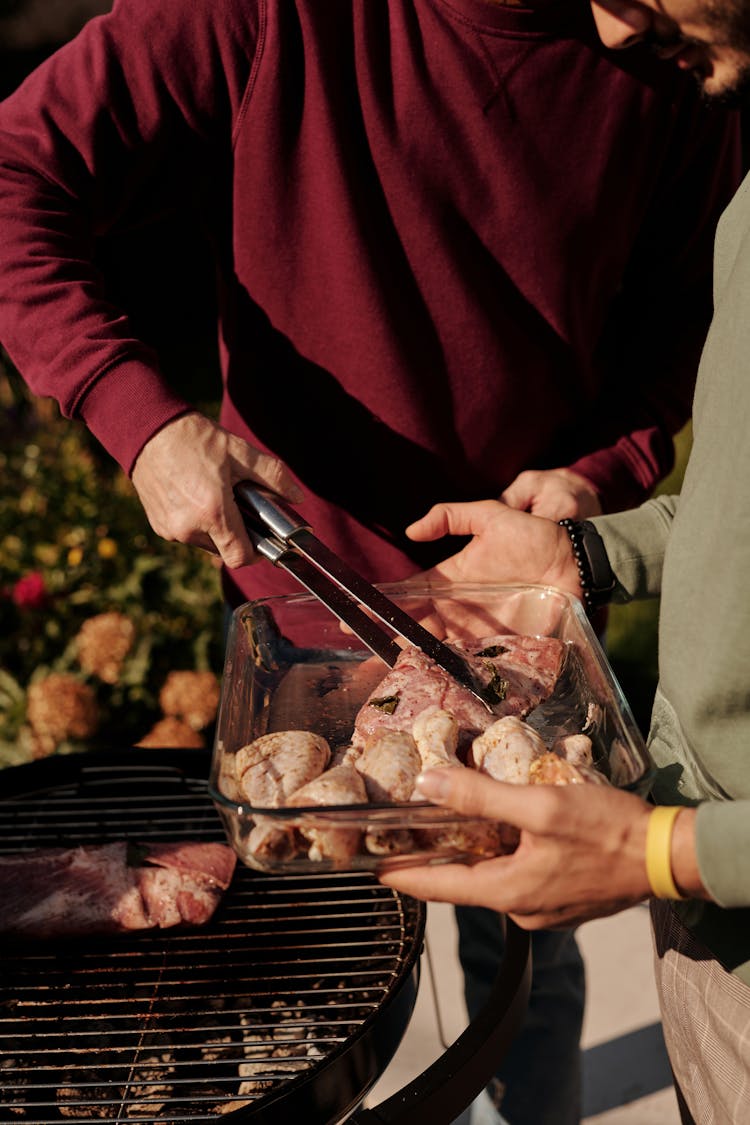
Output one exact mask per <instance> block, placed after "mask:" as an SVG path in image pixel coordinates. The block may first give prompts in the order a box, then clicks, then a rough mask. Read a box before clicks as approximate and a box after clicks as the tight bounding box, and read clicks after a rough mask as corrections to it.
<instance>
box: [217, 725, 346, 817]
mask: <svg viewBox="0 0 750 1125" xmlns="http://www.w3.org/2000/svg"><path fill="white" fill-rule="evenodd" d="M330 758H331V751H330V748H329V746H328V743H327V742H326V740H325V739H324V738H321V736H320V735H318V734H314V733H313V732H312V731H307V730H284V731H274V732H272V733H271V734H264V735H261V737H260V738H256V739H255V741H254V742H251V743H250V744H249V745H248V746H243V747H242V748H241V749H240V750H238V751H237V753H236V755H235V766H234V768H235V773H236V775H237V784H238V786H239V789H240V792H241V793H242V795H243V798H244V800H246V801H248V802H249V803H250V804H251V805H253V806H255V808H259V809H275V808H280V807H283V806H284V805H286V804H288V798H289V797H291V795H292V794H293V793H295V792H296V791H297V790H298V789H301V788H302V786H303V785H307V783H308V782H310V781H312V780H313V778H316V777H318V776H319V775H320V774H321V773H322V772H323V770H324V769H325V768H326V766H327V765H328V763H329V761H330Z"/></svg>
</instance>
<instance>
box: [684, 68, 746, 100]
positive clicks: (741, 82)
mask: <svg viewBox="0 0 750 1125" xmlns="http://www.w3.org/2000/svg"><path fill="white" fill-rule="evenodd" d="M693 76H694V78H695V80H696V82H697V83H698V85H699V86H700V88H701V93H702V94H703V98H704V100H705V101H706V102H708V103H709V104H710V105H720V106H726V107H727V108H728V109H740V108H742V107H743V106H744V105H746V104H747V102H748V98H749V97H750V61H748V62H747V63H745V65H744V66H742V67H740V69H739V70H738V71H737V75H736V78H735V79H734V80H733V81H732V85H731V86H727V87H726V89H724V90H717V92H716V93H715V94H712V93H709V92H708V91H707V90H706V87H705V84H704V79H703V77H702V76H701V75H700V74H698V73H695V72H693Z"/></svg>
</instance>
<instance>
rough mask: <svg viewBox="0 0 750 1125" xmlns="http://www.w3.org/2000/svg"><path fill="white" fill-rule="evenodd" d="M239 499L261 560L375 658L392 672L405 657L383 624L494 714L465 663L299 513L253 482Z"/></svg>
mask: <svg viewBox="0 0 750 1125" xmlns="http://www.w3.org/2000/svg"><path fill="white" fill-rule="evenodd" d="M234 495H235V499H236V501H237V506H238V508H239V509H240V512H241V513H242V517H243V519H244V521H245V527H246V528H247V532H248V535H249V536H250V539H251V541H252V543H253V546H254V547H255V549H256V551H257V552H258V554H260V555H262V556H263V557H264V558H265V559H268V561H269V562H272V563H273V565H274V566H280V567H282V569H283V570H286V571H287V572H288V573H289V574H291V575H293V576H294V578H296V579H297V581H298V582H300V583H301V584H302V585H303V586H304V587H305V588H306V589H307V590H309V591H310V593H311V594H313V595H314V596H315V597H316V598H317V599H318V601H320V602H322V603H323V604H324V605H325V606H327V607H328V609H330V610H331V612H332V613H334V614H335V615H336V617H338V619H339V621H343V622H344V624H345V625H347V626H348V627H349V628H350V629H351V631H352V632H353V633H354V634H355V635H356V636H357V637H359V639H360V640H361V641H363V642H364V644H366V645H367V647H368V648H369V649H370V651H371V652H373V653H375V655H376V656H379V657H380V659H381V660H384V661H385V663H386V664H388V665H389V666H390V667H392V666H393V665H394V664H395V663H396V659H397V657H398V655H399V653H400V652H401V647H400V646H399V645H398V644H397V643H396V641H395V640H394V638H393V636H391V634H389V633H388V632H386V630H385V629H384V628H383V627H382V625H381V624H379V623H378V622H382V623H383V624H384V625H387V626H388V628H389V629H391V630H392V632H393V633H395V634H396V635H397V636H399V637H401V638H402V639H403V640H405V641H407V642H408V643H409V644H410V645H414V646H415V647H416V648H419V649H421V650H422V652H424V653H426V655H427V656H429V657H430V658H431V659H432V660H434V661H435V663H436V664H438V665H439V666H440V667H441V668H443V669H444V670H445V671H446V672H448V674H449V675H451V676H452V677H453V678H454V679H455V680H457V681H458V682H459V683H460V684H462V685H463V687H465V688H468V690H469V691H470V692H471V693H472V694H473V695H475V696H476V697H477V699H479V700H481V702H482V703H483V704H484V706H485V707H487V708H488V709H489V705H488V703H487V701H486V700H485V698H484V696H483V695H482V688H481V685H479V684H478V683H477V682H476V680H475V679H474V677H473V675H472V673H471V670H470V668H469V666H468V664H467V663H466V662H465V661H464V660H463V659H462V657H461V656H460V655H459V654H458V653H457V652H454V650H453V649H451V648H448V646H447V645H445V644H443V642H442V641H440V640H438V638H437V637H436V636H434V635H433V634H432V633H430V632H429V631H428V630H427V629H425V628H424V626H422V625H420V624H419V622H418V621H416V620H415V619H414V618H413V617H411V616H410V615H409V614H408V613H405V612H404V610H402V609H400V608H399V606H397V605H396V604H395V603H394V602H392V601H391V600H390V598H387V597H386V596H385V595H384V594H383V593H381V591H380V590H378V589H377V588H376V587H375V586H372V585H371V584H370V583H369V582H367V581H366V580H365V579H364V578H362V576H361V575H360V574H358V573H357V572H356V571H355V570H352V568H351V567H350V566H349V565H348V564H347V563H345V562H344V561H343V559H340V558H339V557H338V555H336V554H334V552H333V551H331V550H330V548H329V547H326V545H325V544H324V543H322V542H321V541H320V540H319V539H317V538H316V536H315V535H313V533H312V529H311V527H310V525H309V524H308V523H306V522H305V520H304V519H303V518H302V516H300V515H299V513H298V512H295V511H294V509H293V508H290V507H289V506H288V505H287V504H286V503H285V502H284V501H283V500H281V499H280V498H279V497H278V496H276V495H275V494H274V493H272V492H269V491H268V490H266V489H264V488H258V487H256V486H255V485H252V484H250V483H249V482H248V481H242V482H241V483H240V484H237V485H235V487H234ZM362 607H364V609H363V608H362ZM365 610H367V611H368V612H365ZM370 614H373V615H374V617H376V618H377V619H378V621H375V620H373V617H371V616H370Z"/></svg>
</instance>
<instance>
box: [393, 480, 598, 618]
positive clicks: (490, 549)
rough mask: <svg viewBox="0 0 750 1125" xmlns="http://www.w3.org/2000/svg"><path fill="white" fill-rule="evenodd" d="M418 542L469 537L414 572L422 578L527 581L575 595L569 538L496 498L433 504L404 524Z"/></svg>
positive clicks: (545, 521) (575, 572)
mask: <svg viewBox="0 0 750 1125" xmlns="http://www.w3.org/2000/svg"><path fill="white" fill-rule="evenodd" d="M406 534H407V535H408V536H409V538H410V539H415V540H418V541H420V542H424V541H431V540H434V539H440V538H441V536H443V535H472V536H473V539H471V541H470V542H469V543H468V544H467V545H466V546H465V547H464V548H463V550H461V551H459V552H458V553H457V554H455V555H451V556H450V557H449V558H447V559H444V560H443V561H442V562H440V563H438V564H437V565H436V566H435V567H433V568H432V569H431V570H428V571H425V572H424V574H422V575H419V578H421V579H426V580H427V581H443V582H446V581H449V582H495V583H499V584H503V585H506V584H511V583H514V582H519V583H524V584H527V583H532V584H535V585H541V586H557V587H559V588H560V589H561V590H567V591H568V592H569V593H571V594H574V595H575V596H576V597H578V598H580V596H581V584H580V581H579V577H578V567H577V566H576V562H575V559H574V557H573V552H572V549H571V546H570V539H569V537H568V534H567V532H566V531H564V530H563V528H561V527H559V526H558V524H557V523H554V522H553V521H552V520H549V519H540V518H539V517H538V516H532V515H529V514H528V513H527V512H517V511H515V510H514V509H513V508H509V507H507V506H506V505H505V504H501V503H500V501H499V500H477V501H475V502H473V503H469V504H436V505H435V507H434V508H431V509H430V511H429V512H428V513H427V515H425V516H422V518H421V519H419V520H417V521H416V523H413V524H411V526H410V527H407V529H406Z"/></svg>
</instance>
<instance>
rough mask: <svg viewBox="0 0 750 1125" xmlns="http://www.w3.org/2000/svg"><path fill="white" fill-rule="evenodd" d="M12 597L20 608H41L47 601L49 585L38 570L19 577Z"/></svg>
mask: <svg viewBox="0 0 750 1125" xmlns="http://www.w3.org/2000/svg"><path fill="white" fill-rule="evenodd" d="M10 596H11V599H12V600H13V601H14V602H15V604H16V605H17V606H18V608H19V609H41V608H42V606H44V605H46V603H47V587H46V586H45V585H44V578H43V577H42V575H41V574H40V573H39V571H38V570H32V571H31V573H30V574H24V576H23V578H19V579H18V581H17V582H16V584H15V586H14V587H13V590H12V592H11V595H10Z"/></svg>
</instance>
